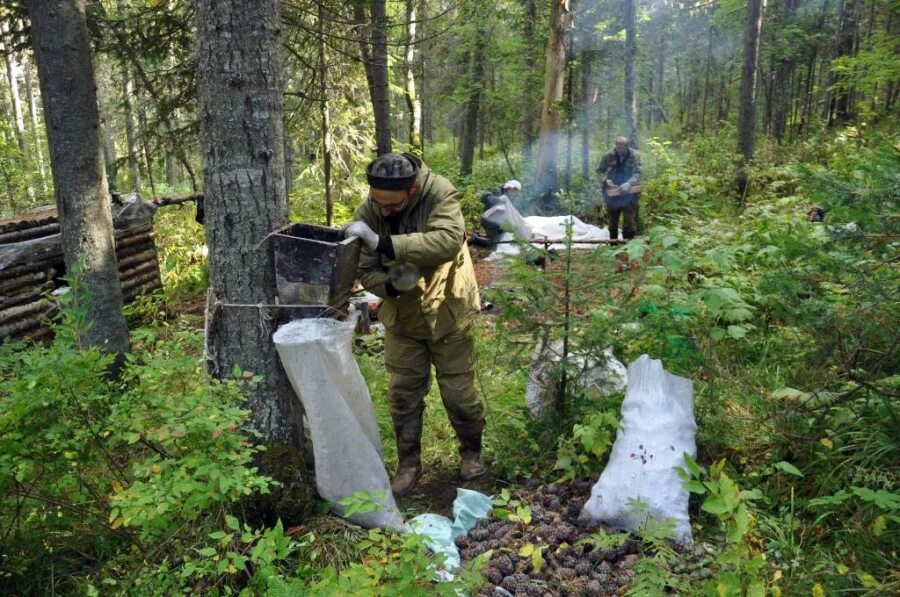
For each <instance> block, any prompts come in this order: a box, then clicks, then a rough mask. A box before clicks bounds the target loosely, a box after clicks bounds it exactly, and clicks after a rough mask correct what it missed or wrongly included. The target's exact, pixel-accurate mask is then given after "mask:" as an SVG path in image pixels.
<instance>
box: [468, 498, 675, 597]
mask: <svg viewBox="0 0 900 597" xmlns="http://www.w3.org/2000/svg"><path fill="white" fill-rule="evenodd" d="M536 483H537V482H536V481H532V482H531V485H532V486H534V485H536ZM590 488H591V483H590V481H581V482H577V483H573V484H559V485H556V484H551V485H547V486H543V487H540V488H535V489H534V490H533V491H516V492H513V494H512V499H514V500H518V501H519V502H521V503H522V504H523V505H527V506H528V507H529V508H530V509H531V521H530V522H529V523H528V524H525V523H524V522H511V521H510V520H504V519H498V518H496V517H495V516H494V515H493V514H492V515H491V517H490V518H489V519H488V520H486V521H482V522H481V523H479V524H478V525H477V526H476V527H475V528H473V529H472V530H471V531H469V534H468V535H467V536H465V537H460V538H459V539H457V542H456V543H457V546H458V547H459V548H460V553H461V554H462V557H463V560H465V561H470V560H472V559H474V558H475V557H477V556H479V555H481V554H483V553H485V552H486V551H488V550H492V551H493V555H492V556H491V558H490V560H489V562H488V564H487V566H486V567H485V568H484V569H483V570H482V573H483V574H484V576H485V578H486V580H487V582H486V583H485V585H484V586H483V587H482V589H481V591H480V592H479V593H478V594H479V595H482V596H485V597H487V596H490V597H497V596H498V595H506V596H509V595H515V596H532V595H533V596H536V597H545V596H548V595H549V596H554V595H561V596H569V595H579V596H601V595H621V594H623V593H624V591H625V590H627V587H629V586H630V585H631V582H632V580H633V579H634V574H635V573H634V567H635V564H637V562H638V561H639V559H640V555H639V551H640V549H639V548H640V546H639V544H638V543H637V541H635V540H628V541H626V542H625V543H624V544H622V545H621V546H619V547H614V548H603V549H595V548H593V546H591V545H586V544H579V542H580V541H581V540H582V539H585V538H587V537H589V536H590V535H591V534H592V533H594V532H596V531H597V530H598V529H601V528H603V527H602V526H601V525H599V524H596V523H593V522H591V521H590V520H588V519H586V518H582V517H581V516H580V514H581V508H582V506H583V505H584V503H585V501H586V500H587V498H588V497H589V495H590ZM604 530H607V531H608V529H605V528H604ZM610 532H611V531H610ZM529 544H530V547H529ZM675 548H676V549H677V550H683V549H684V547H683V546H681V545H676V546H675ZM535 550H540V558H539V560H541V563H540V564H539V568H540V569H539V570H535V565H534V562H535V559H534V558H533V556H532V555H530V554H531V553H533V552H534V551H535Z"/></svg>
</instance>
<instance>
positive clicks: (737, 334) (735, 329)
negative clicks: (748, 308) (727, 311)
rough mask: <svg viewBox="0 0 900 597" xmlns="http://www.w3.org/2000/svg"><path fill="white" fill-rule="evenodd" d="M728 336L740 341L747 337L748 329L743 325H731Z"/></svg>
mask: <svg viewBox="0 0 900 597" xmlns="http://www.w3.org/2000/svg"><path fill="white" fill-rule="evenodd" d="M728 335H729V336H731V337H732V338H734V339H735V340H740V339H741V338H743V337H744V336H746V335H747V328H745V327H744V326H741V325H730V326H728Z"/></svg>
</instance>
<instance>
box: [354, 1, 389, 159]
mask: <svg viewBox="0 0 900 597" xmlns="http://www.w3.org/2000/svg"><path fill="white" fill-rule="evenodd" d="M365 4H366V0H355V1H354V4H353V15H354V20H355V21H356V27H357V31H358V35H359V56H360V60H361V61H362V63H363V67H364V68H365V71H366V82H367V83H368V86H369V98H370V99H371V101H372V112H373V115H374V118H375V147H376V149H375V151H376V153H377V154H378V155H382V154H385V153H390V152H391V99H390V89H389V83H388V64H387V61H388V55H387V32H386V28H387V15H386V14H385V0H371V2H369V4H370V5H371V22H368V21H367V18H366V9H365Z"/></svg>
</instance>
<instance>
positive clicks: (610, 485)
mask: <svg viewBox="0 0 900 597" xmlns="http://www.w3.org/2000/svg"><path fill="white" fill-rule="evenodd" d="M696 433H697V423H696V422H694V386H693V383H691V381H690V380H689V379H685V378H683V377H678V376H677V375H672V374H671V373H668V372H666V371H665V369H663V366H662V362H661V361H659V360H656V359H651V358H650V357H649V356H647V355H642V356H640V357H639V358H638V359H637V360H635V361H634V362H633V363H631V365H629V366H628V391H627V392H626V393H625V401H624V402H623V403H622V422H621V426H620V427H619V433H618V435H617V436H616V441H615V443H614V444H613V448H612V452H611V454H610V457H609V464H607V465H606V469H604V471H603V473H602V474H601V475H600V479H599V480H598V481H597V483H596V484H595V485H594V487H593V488H592V489H591V497H590V499H589V500H588V501H587V503H586V504H585V505H584V511H585V513H586V514H587V515H588V516H590V517H591V518H592V519H593V520H596V521H600V522H604V523H606V524H608V525H610V526H612V527H614V528H618V529H623V530H629V531H634V530H637V529H638V528H639V527H640V526H641V524H642V522H643V519H641V518H639V517H636V516H634V514H633V509H632V508H630V507H629V505H628V500H629V499H630V498H638V499H640V500H641V501H643V502H644V503H646V504H647V506H648V508H649V510H648V514H649V515H650V516H652V517H653V518H655V519H657V520H660V521H662V520H665V519H673V520H674V521H675V524H676V526H675V536H676V538H677V539H680V540H682V541H693V537H692V535H691V525H690V519H689V518H688V496H689V494H688V492H687V490H685V489H684V486H683V484H682V480H681V478H680V477H679V476H678V474H677V473H676V472H675V470H674V467H676V466H684V454H685V453H687V454H689V455H690V456H691V458H695V457H696V455H697V446H696V443H695V435H696Z"/></svg>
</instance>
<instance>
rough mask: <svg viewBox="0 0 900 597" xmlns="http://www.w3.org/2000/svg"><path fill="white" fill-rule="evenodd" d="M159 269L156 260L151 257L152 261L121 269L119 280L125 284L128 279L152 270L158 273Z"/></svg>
mask: <svg viewBox="0 0 900 597" xmlns="http://www.w3.org/2000/svg"><path fill="white" fill-rule="evenodd" d="M158 271H159V270H158V266H157V264H156V260H155V259H151V260H150V261H144V262H143V263H138V264H137V265H135V266H134V267H131V268H129V269H127V270H123V271H119V281H120V282H121V283H122V284H124V283H125V282H126V281H127V280H131V279H132V278H137V277H140V276H143V275H144V274H146V273H151V272H152V273H154V274H157V272H158Z"/></svg>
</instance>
